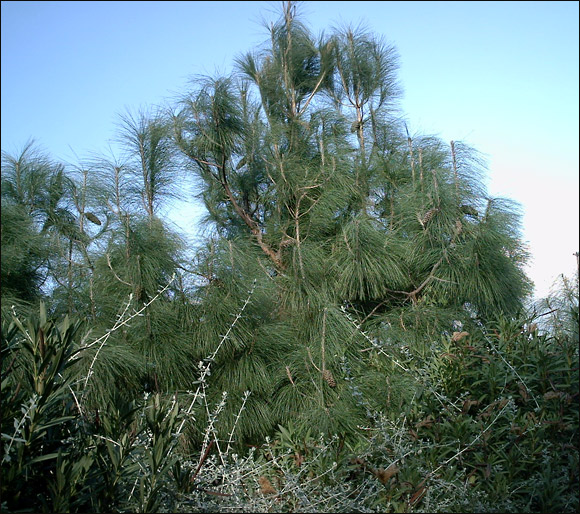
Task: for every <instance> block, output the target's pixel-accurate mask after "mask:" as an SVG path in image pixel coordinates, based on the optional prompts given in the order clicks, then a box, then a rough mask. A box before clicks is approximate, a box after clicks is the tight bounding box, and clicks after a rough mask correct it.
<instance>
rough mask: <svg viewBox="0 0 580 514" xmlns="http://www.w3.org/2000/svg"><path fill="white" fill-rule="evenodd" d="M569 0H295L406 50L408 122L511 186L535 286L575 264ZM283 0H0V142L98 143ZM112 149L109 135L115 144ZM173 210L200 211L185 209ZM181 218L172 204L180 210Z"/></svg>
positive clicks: (72, 151)
mask: <svg viewBox="0 0 580 514" xmlns="http://www.w3.org/2000/svg"><path fill="white" fill-rule="evenodd" d="M578 5H579V4H578V2H575V1H574V2H556V1H553V2H519V1H518V2H471V1H469V2H459V1H452V2H435V1H433V2H413V1H403V2H381V1H369V2H366V1H354V2H351V1H338V2H331V1H322V2H314V1H310V2H308V1H307V2H303V4H302V12H303V13H304V16H305V21H306V22H307V24H308V25H309V26H310V28H311V29H312V30H313V32H315V33H319V32H320V31H322V30H328V29H330V28H331V27H332V25H337V24H342V23H353V24H358V23H363V24H365V25H366V27H367V28H368V29H370V30H371V31H372V32H374V33H376V34H380V35H382V36H383V37H384V38H385V39H386V40H387V41H388V42H390V43H392V44H394V45H395V46H396V48H397V49H398V53H399V55H400V62H401V69H400V73H399V78H400V82H401V84H402V86H403V89H404V91H405V95H404V98H403V101H402V103H401V105H402V109H403V111H404V112H405V113H406V116H407V119H408V124H409V126H410V129H411V132H423V133H425V132H426V133H430V134H435V135H439V136H441V137H442V138H443V139H444V140H446V141H450V140H456V141H457V140H462V141H465V142H467V143H469V144H471V145H473V146H475V147H476V148H477V149H478V150H479V151H481V152H482V153H483V154H485V156H486V157H487V162H488V165H489V180H488V189H489V192H490V194H492V195H496V196H506V197H509V198H512V199H514V200H516V201H518V202H519V203H520V204H521V205H522V207H523V210H524V239H525V240H526V241H528V243H529V246H530V250H531V252H532V255H533V261H532V263H531V266H530V267H529V269H528V273H529V275H530V277H531V278H532V279H533V280H534V281H535V283H536V293H537V295H544V294H545V293H546V292H547V291H548V289H549V287H550V285H551V283H552V281H553V280H554V278H555V277H556V276H557V275H558V274H559V273H565V274H566V275H569V276H571V275H572V274H573V273H574V271H575V269H576V261H575V258H574V257H573V255H572V253H573V252H576V251H578V250H579V249H580V248H579V247H580V245H579V236H578V234H579V223H578V221H579V201H578V198H579V193H578V191H579V183H578V177H579V164H578V154H579V152H578V140H579V134H578V126H579V111H578V99H579V89H578V62H579V56H578V47H579V34H578V19H579V12H578ZM278 7H279V2H275V1H274V2H270V1H268V2H241V1H227V2H213V1H206V2H202V1H192V2H170V1H164V2H157V1H144V2H139V1H137V2H133V1H132V2H88V1H83V2H74V1H73V2H69V1H67V2H26V1H3V2H2V17H1V23H2V32H1V37H2V46H1V52H2V60H1V80H2V84H1V100H2V108H1V124H2V127H1V129H2V130H1V135H2V150H4V151H7V152H9V153H17V152H18V151H19V150H21V149H22V147H23V146H24V144H25V143H26V142H27V141H28V140H29V138H34V139H35V140H36V141H37V142H38V143H39V144H40V145H41V146H42V147H43V148H44V149H46V150H47V151H48V152H49V153H50V154H51V155H52V156H53V157H54V158H56V159H60V160H64V161H68V162H72V163H78V161H79V160H82V159H83V158H86V157H88V156H89V155H90V154H92V153H98V154H103V153H106V152H107V151H108V150H107V148H108V142H109V141H110V140H111V139H112V138H113V136H114V134H115V122H116V117H117V114H118V113H121V112H123V111H125V110H126V109H127V108H130V109H136V108H139V107H147V106H153V105H159V104H162V103H164V102H166V101H170V99H171V98H172V97H174V96H175V95H177V94H179V93H183V92H185V91H186V87H187V81H188V78H190V77H191V76H193V75H196V74H209V75H213V74H215V73H228V72H229V71H230V70H231V68H232V63H233V59H234V57H235V56H237V55H239V54H240V53H242V52H245V51H248V50H251V49H253V48H254V47H255V46H256V45H258V44H260V43H262V42H263V41H264V40H265V39H267V37H268V35H267V33H266V32H265V30H264V28H263V26H262V25H261V24H260V21H261V20H262V19H265V20H267V21H270V20H273V19H275V18H276V12H277V10H278ZM113 148H114V147H113ZM181 209H182V210H181V213H180V214H181V215H182V216H181V217H182V219H184V218H186V217H187V218H189V221H190V222H191V220H192V219H193V220H194V219H195V218H194V217H193V218H192V216H195V213H196V212H197V211H196V210H195V209H193V210H192V209H191V208H185V207H183V208H181ZM177 218H179V215H177Z"/></svg>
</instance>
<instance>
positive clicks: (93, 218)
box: [85, 212, 101, 225]
mask: <svg viewBox="0 0 580 514" xmlns="http://www.w3.org/2000/svg"><path fill="white" fill-rule="evenodd" d="M85 217H86V218H87V219H88V220H89V221H91V222H92V223H94V224H95V225H100V224H101V220H100V219H99V218H97V217H96V216H95V215H94V214H93V213H92V212H85Z"/></svg>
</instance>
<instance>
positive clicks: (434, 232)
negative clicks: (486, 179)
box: [1, 2, 579, 512]
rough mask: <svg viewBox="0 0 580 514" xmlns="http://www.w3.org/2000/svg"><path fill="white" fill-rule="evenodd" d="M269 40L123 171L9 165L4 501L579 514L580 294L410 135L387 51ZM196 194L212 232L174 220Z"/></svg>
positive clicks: (474, 187) (438, 155)
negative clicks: (195, 234) (531, 271)
mask: <svg viewBox="0 0 580 514" xmlns="http://www.w3.org/2000/svg"><path fill="white" fill-rule="evenodd" d="M269 31H270V38H269V40H268V42H267V43H266V44H265V45H264V46H263V47H262V48H259V49H257V50H256V51H255V52H250V53H247V54H245V55H241V56H240V57H239V58H238V59H237V60H236V71H235V73H233V74H232V75H231V76H227V77H212V78H201V79H198V80H196V81H195V82H194V83H193V84H192V88H191V91H189V92H187V94H184V95H183V97H182V98H181V100H180V101H179V102H177V104H176V105H172V106H171V107H170V108H164V109H155V110H151V111H150V112H144V111H143V112H139V113H127V114H126V115H124V116H122V117H121V119H120V124H119V141H120V142H122V143H123V149H124V154H123V155H120V156H117V157H113V158H109V159H105V158H102V159H94V160H93V161H91V162H87V163H83V164H80V165H78V166H77V167H74V168H72V167H70V166H64V165H62V164H60V163H56V162H54V161H53V160H52V159H51V158H50V157H48V156H47V155H45V154H43V153H42V152H41V151H40V150H39V149H38V148H37V147H36V146H35V145H34V143H29V144H27V145H26V146H25V148H24V149H23V151H22V153H21V154H20V155H18V156H11V155H8V154H6V153H4V152H3V154H2V277H1V278H2V413H3V415H2V456H3V457H2V486H1V487H2V509H3V510H6V511H17V510H26V509H32V510H42V511H58V512H63V511H77V512H87V511H94V512H105V511H106V512H110V511H139V512H155V511H192V510H194V511H195V510H202V511H206V510H216V511H228V510H233V511H240V510H243V511H253V512H257V511H272V510H275V511H307V512H314V511H322V512H324V511H345V512H353V511H377V510H378V511H389V512H390V511H393V512H401V511H413V510H426V511H432V512H435V511H455V512H466V511H473V512H481V511H511V512H516V511H542V512H546V511H559V512H560V511H561V512H568V511H570V512H575V511H577V509H578V487H577V485H578V478H579V477H578V409H577V402H578V284H577V281H576V282H575V283H572V282H571V281H568V282H566V281H565V283H564V284H562V285H561V287H560V288H559V290H558V295H555V296H554V297H553V298H548V299H546V300H545V302H544V304H538V306H537V308H538V309H540V310H538V311H535V312H533V313H531V312H527V311H526V309H525V308H524V307H525V306H526V305H527V302H528V300H529V294H530V292H531V283H530V281H529V280H528V279H527V277H526V276H525V274H524V272H523V268H524V265H525V264H526V262H527V258H528V254H527V252H526V248H525V245H524V244H523V242H522V240H521V233H520V217H519V212H518V207H517V205H515V204H514V203H513V202H510V201H509V200H507V199H502V198H491V197H489V196H488V195H487V193H486V191H485V188H484V186H483V182H482V178H483V173H484V171H485V168H484V166H483V164H482V162H481V159H480V158H479V157H478V155H477V153H476V152H475V151H474V150H473V149H470V148H468V147H467V146H466V145H464V144H462V143H459V142H451V143H450V144H445V143H444V142H442V141H440V140H438V139H437V138H434V137H430V136H424V135H414V136H411V135H410V134H409V133H408V132H407V127H406V125H405V123H404V122H403V121H402V118H401V114H400V112H399V111H398V108H397V99H398V97H399V95H400V88H399V85H398V83H397V79H396V70H397V55H396V52H395V50H394V48H393V47H390V46H388V45H386V44H385V43H384V42H383V41H381V40H380V39H379V38H377V37H375V36H374V35H372V34H368V33H366V32H364V31H362V30H360V29H354V28H350V27H346V28H343V29H337V30H335V31H333V32H332V33H331V34H330V35H328V36H320V37H319V38H315V37H314V36H313V35H312V34H311V33H310V32H309V30H308V29H307V27H306V26H305V25H304V24H303V23H302V22H301V20H300V17H299V16H297V13H296V5H295V4H294V3H292V2H288V3H285V4H284V6H283V10H282V13H281V17H280V19H279V20H278V21H277V22H276V23H273V24H272V25H271V26H270V27H269ZM188 179H193V180H194V181H195V184H196V187H197V192H198V197H199V198H200V199H201V200H202V201H203V203H204V205H205V207H206V210H207V220H206V221H207V225H208V228H209V231H208V235H207V237H206V238H205V239H204V240H203V241H202V242H201V243H200V244H199V246H198V247H197V248H196V249H195V250H192V249H191V248H187V247H186V244H185V242H184V240H183V239H182V238H181V237H180V235H179V234H178V233H177V232H175V231H174V230H172V229H171V228H170V226H169V225H168V224H167V223H165V222H164V218H165V215H166V212H167V209H169V208H170V207H171V200H172V199H174V198H176V197H179V196H180V194H181V192H182V191H181V190H182V188H181V184H183V183H184V181H186V180H188Z"/></svg>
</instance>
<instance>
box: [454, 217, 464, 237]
mask: <svg viewBox="0 0 580 514" xmlns="http://www.w3.org/2000/svg"><path fill="white" fill-rule="evenodd" d="M461 232H463V223H461V220H457V221H456V222H455V233H456V234H457V235H459V234H461Z"/></svg>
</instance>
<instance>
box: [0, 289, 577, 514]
mask: <svg viewBox="0 0 580 514" xmlns="http://www.w3.org/2000/svg"><path fill="white" fill-rule="evenodd" d="M252 292H253V290H252V291H250V292H249V296H248V299H247V300H246V302H245V303H244V305H243V306H242V307H241V310H240V312H239V313H238V315H237V316H236V317H235V319H234V320H233V321H232V325H231V327H230V328H232V327H233V326H234V325H235V323H236V322H237V320H238V319H239V317H240V316H241V313H242V312H243V310H244V308H245V307H246V305H247V304H248V302H249V301H250V299H251V296H252ZM345 315H346V314H345ZM126 319H128V318H126ZM120 324H123V321H121V318H120V322H119V325H120ZM474 327H477V328H476V329H475V330H473V329H471V333H469V332H468V331H466V330H462V331H455V332H452V333H451V332H450V333H449V334H446V335H443V336H441V337H440V339H438V340H434V341H428V342H426V346H425V348H423V349H422V350H421V351H420V352H416V353H413V351H409V349H408V348H404V347H397V346H396V345H392V344H389V345H388V346H386V345H381V344H380V343H377V342H376V341H375V343H374V346H373V349H372V352H374V353H375V357H376V358H380V359H383V360H384V361H385V362H390V363H391V364H393V366H394V368H395V369H397V370H398V373H394V374H393V376H392V377H390V382H388V384H395V383H396V382H397V380H399V382H400V383H404V384H406V394H405V395H404V396H403V397H402V398H403V399H402V400H401V401H400V402H399V404H398V406H397V408H390V409H385V410H384V411H378V410H368V411H367V418H368V419H367V423H366V424H365V425H364V426H363V425H360V426H358V431H359V434H358V435H359V437H358V439H355V442H352V440H350V439H349V440H346V439H345V438H344V437H341V436H338V435H334V434H320V433H317V432H316V427H310V428H309V429H308V430H305V429H303V428H297V427H295V426H293V425H292V424H291V423H289V424H287V425H286V426H278V428H277V430H276V431H274V432H273V433H272V434H271V436H270V437H267V438H266V439H265V440H264V441H263V444H261V445H258V446H253V447H250V448H242V447H239V446H238V445H236V443H235V429H236V423H237V421H238V420H239V419H240V418H241V417H243V416H244V415H246V412H245V407H244V406H245V404H246V401H247V399H248V398H249V397H250V395H251V392H250V391H248V392H246V393H245V394H244V397H243V398H242V404H241V408H240V411H239V414H238V416H237V418H236V420H235V422H234V424H233V426H231V427H228V431H227V432H228V433H229V437H228V438H227V440H225V439H223V438H222V439H220V438H219V437H218V431H217V427H218V426H219V424H220V413H221V412H222V410H223V408H224V405H225V404H226V403H227V402H228V400H229V398H228V394H227V392H224V393H223V395H222V398H221V400H220V401H219V402H218V403H217V404H210V403H209V401H208V400H207V395H206V391H207V387H208V381H207V377H208V376H209V375H210V374H211V365H212V362H213V361H214V358H215V356H216V354H217V353H218V352H219V349H220V347H221V344H222V343H223V342H224V341H225V340H226V338H227V337H228V334H229V331H228V332H227V333H226V334H225V335H224V336H223V337H222V340H221V341H220V342H218V343H217V344H216V348H215V351H214V353H213V355H211V356H209V357H208V359H206V360H205V361H202V362H200V363H199V380H198V383H197V384H196V390H195V391H180V392H176V393H174V394H148V393H144V394H143V395H142V397H140V398H135V399H133V400H131V401H128V400H127V399H126V398H124V397H123V396H122V395H120V394H118V395H115V394H113V395H112V398H113V401H111V402H110V403H109V404H107V405H100V406H98V408H96V407H95V406H94V405H93V406H90V405H89V401H88V398H89V397H90V387H91V381H90V377H91V371H92V363H94V362H95V359H97V355H96V353H95V352H94V349H95V347H98V346H99V345H101V343H102V342H103V339H100V340H96V341H93V342H92V343H88V342H87V339H86V334H85V335H84V336H83V326H82V324H81V323H80V322H78V321H71V320H69V319H68V318H64V319H63V320H61V321H57V320H52V319H49V318H48V316H47V314H46V309H45V307H44V306H42V305H41V307H40V309H39V314H38V315H37V316H28V317H27V318H26V319H20V317H19V316H18V315H17V314H16V313H14V315H13V316H12V318H11V319H4V320H3V322H2V450H1V451H2V485H1V491H2V511H3V512H16V511H26V510H28V511H31V510H32V511H42V512H577V511H578V509H579V504H578V481H579V470H578V426H579V420H578V397H579V392H578V338H577V334H578V332H577V330H576V331H575V332H574V331H573V332H572V333H567V332H565V331H562V330H559V331H557V332H553V331H552V332H551V331H549V330H540V329H538V324H537V323H536V320H535V319H534V317H528V318H527V319H523V318H522V319H517V320H514V319H511V320H506V319H503V320H499V321H498V322H497V323H495V324H488V325H487V326H483V325H477V324H475V325H474ZM359 330H360V327H359ZM363 335H365V334H364V333H363ZM104 340H105V341H106V338H105V339H104ZM91 349H92V353H90V355H91V357H90V359H91V366H89V368H88V370H87V367H86V366H84V367H83V366H81V365H80V364H81V362H82V361H83V358H84V357H86V356H84V355H83V354H84V352H85V353H86V352H89V351H90V350H91ZM347 368H348V363H345V369H347ZM342 380H350V381H351V386H352V387H351V388H350V391H351V393H352V394H358V395H360V394H361V393H360V389H358V388H357V384H356V377H352V376H349V375H348V374H347V373H345V374H344V376H343V377H342ZM388 394H389V390H388V386H387V385H386V386H385V397H386V396H388ZM360 401H364V398H362V399H361V400H360ZM197 412H203V413H204V416H205V418H204V419H207V420H208V421H207V424H206V426H205V428H203V429H202V432H203V438H202V439H203V443H202V444H201V446H200V447H197V448H191V445H190V444H189V443H188V436H187V434H188V430H192V429H194V428H197V430H200V427H199V426H196V413H197Z"/></svg>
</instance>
